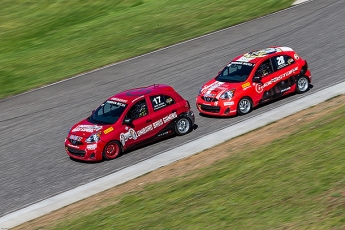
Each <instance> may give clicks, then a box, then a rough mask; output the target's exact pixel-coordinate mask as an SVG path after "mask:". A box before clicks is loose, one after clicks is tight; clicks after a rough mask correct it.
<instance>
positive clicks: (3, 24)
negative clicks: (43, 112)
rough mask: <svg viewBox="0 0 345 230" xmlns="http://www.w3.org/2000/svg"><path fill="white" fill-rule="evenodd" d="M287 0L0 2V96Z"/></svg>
mask: <svg viewBox="0 0 345 230" xmlns="http://www.w3.org/2000/svg"><path fill="white" fill-rule="evenodd" d="M292 2H293V0H260V1H258V0H246V1H243V0H218V1H213V0H203V1H200V0H188V1H185V0H108V1H103V0H102V1H101V0H92V1H91V0H89V1H87V0H69V1H67V0H54V1H46V0H35V1H33V0H2V1H1V2H0V87H1V88H0V98H4V97H7V96H10V95H14V94H17V93H20V92H23V91H27V90H29V89H32V88H35V87H39V86H42V85H45V84H48V83H52V82H55V81H58V80H61V79H64V78H67V77H70V76H73V75H75V74H78V73H81V72H85V71H87V70H91V69H94V68H97V67H100V66H104V65H106V64H109V63H114V62H117V61H120V60H124V59H127V58H129V57H133V56H137V55H139V54H143V53H147V52H149V51H152V50H156V49H158V48H161V47H165V46H168V45H171V44H174V43H177V42H179V41H183V40H186V39H190V38H193V37H196V36H199V35H202V34H205V33H208V32H211V31H215V30H218V29H221V28H225V27H228V26H230V25H234V24H238V23H240V22H243V21H246V20H249V19H252V18H256V17H259V16H262V15H265V14H268V13H270V12H274V11H277V10H279V9H282V8H286V7H288V6H290V4H291V3H292ZM114 77H116V76H114Z"/></svg>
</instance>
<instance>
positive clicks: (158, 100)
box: [152, 96, 161, 105]
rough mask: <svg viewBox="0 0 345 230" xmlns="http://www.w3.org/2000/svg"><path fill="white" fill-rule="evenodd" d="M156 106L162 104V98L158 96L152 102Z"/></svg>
mask: <svg viewBox="0 0 345 230" xmlns="http://www.w3.org/2000/svg"><path fill="white" fill-rule="evenodd" d="M152 101H153V102H154V103H155V104H156V105H159V104H160V103H161V96H157V97H155V98H154V99H153V100H152Z"/></svg>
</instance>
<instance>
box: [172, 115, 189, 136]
mask: <svg viewBox="0 0 345 230" xmlns="http://www.w3.org/2000/svg"><path fill="white" fill-rule="evenodd" d="M191 127H192V123H191V121H190V120H189V119H188V118H186V117H181V118H179V119H178V120H177V121H176V123H175V133H176V134H177V135H179V136H182V135H185V134H187V133H188V132H189V130H190V129H191Z"/></svg>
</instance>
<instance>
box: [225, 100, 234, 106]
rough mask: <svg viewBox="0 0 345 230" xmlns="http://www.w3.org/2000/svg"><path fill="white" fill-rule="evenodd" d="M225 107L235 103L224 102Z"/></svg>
mask: <svg viewBox="0 0 345 230" xmlns="http://www.w3.org/2000/svg"><path fill="white" fill-rule="evenodd" d="M224 105H225V106H227V105H234V102H233V101H229V102H224Z"/></svg>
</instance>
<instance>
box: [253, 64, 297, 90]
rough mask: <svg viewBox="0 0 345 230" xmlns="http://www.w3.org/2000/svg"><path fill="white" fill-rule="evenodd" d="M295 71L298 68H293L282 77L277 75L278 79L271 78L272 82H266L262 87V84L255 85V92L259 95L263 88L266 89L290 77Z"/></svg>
mask: <svg viewBox="0 0 345 230" xmlns="http://www.w3.org/2000/svg"><path fill="white" fill-rule="evenodd" d="M297 70H298V67H295V68H293V69H291V70H289V71H287V72H285V73H283V74H282V75H279V76H278V77H275V78H272V80H270V81H268V82H266V83H265V84H263V85H262V84H256V85H255V90H256V92H258V93H261V92H262V91H263V90H264V88H266V87H267V86H269V85H271V84H272V83H275V82H278V81H280V80H282V79H283V78H285V77H288V76H290V75H292V74H293V73H295V72H296V71H297Z"/></svg>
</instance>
